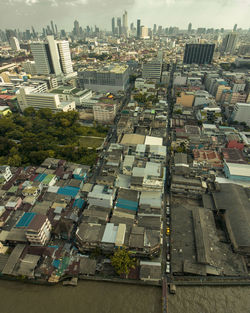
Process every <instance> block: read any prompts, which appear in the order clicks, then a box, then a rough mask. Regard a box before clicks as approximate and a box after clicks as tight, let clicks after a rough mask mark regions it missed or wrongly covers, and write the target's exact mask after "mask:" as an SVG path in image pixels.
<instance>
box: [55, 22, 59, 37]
mask: <svg viewBox="0 0 250 313" xmlns="http://www.w3.org/2000/svg"><path fill="white" fill-rule="evenodd" d="M55 32H56V35H57V34H58V30H57V25H56V24H55Z"/></svg>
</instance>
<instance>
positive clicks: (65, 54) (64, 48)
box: [57, 40, 73, 74]
mask: <svg viewBox="0 0 250 313" xmlns="http://www.w3.org/2000/svg"><path fill="white" fill-rule="evenodd" d="M57 46H58V50H59V56H60V63H61V67H62V71H63V73H64V74H70V73H73V67H72V62H71V54H70V49H69V42H68V41H66V40H61V41H58V42H57Z"/></svg>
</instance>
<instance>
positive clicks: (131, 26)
mask: <svg viewBox="0 0 250 313" xmlns="http://www.w3.org/2000/svg"><path fill="white" fill-rule="evenodd" d="M133 29H134V23H131V24H130V30H131V31H132V30H133Z"/></svg>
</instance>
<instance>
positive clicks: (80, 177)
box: [73, 174, 84, 180]
mask: <svg viewBox="0 0 250 313" xmlns="http://www.w3.org/2000/svg"><path fill="white" fill-rule="evenodd" d="M73 177H74V179H77V180H84V177H83V176H80V175H77V174H75V175H73Z"/></svg>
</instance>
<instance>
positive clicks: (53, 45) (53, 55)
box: [30, 36, 73, 76]
mask: <svg viewBox="0 0 250 313" xmlns="http://www.w3.org/2000/svg"><path fill="white" fill-rule="evenodd" d="M30 47H31V52H32V55H33V57H34V61H35V64H36V70H37V73H38V74H43V75H49V74H55V75H57V76H58V75H61V74H62V73H64V74H70V73H72V72H73V68H72V63H71V57H70V49H69V43H68V41H56V40H54V36H47V42H33V43H32V44H31V45H30Z"/></svg>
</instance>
